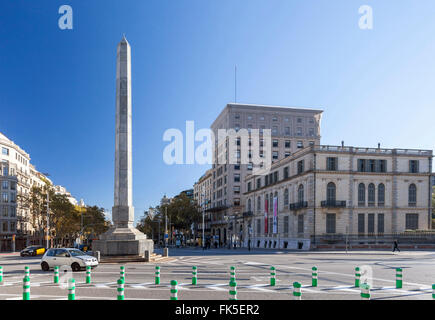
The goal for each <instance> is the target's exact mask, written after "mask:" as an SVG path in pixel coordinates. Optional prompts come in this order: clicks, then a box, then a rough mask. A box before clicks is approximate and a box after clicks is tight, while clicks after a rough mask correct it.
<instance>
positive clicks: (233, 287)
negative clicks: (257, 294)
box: [229, 281, 237, 300]
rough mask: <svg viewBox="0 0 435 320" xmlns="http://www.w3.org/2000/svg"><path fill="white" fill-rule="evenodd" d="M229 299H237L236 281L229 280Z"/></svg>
mask: <svg viewBox="0 0 435 320" xmlns="http://www.w3.org/2000/svg"><path fill="white" fill-rule="evenodd" d="M229 294H230V300H237V283H236V281H230V292H229Z"/></svg>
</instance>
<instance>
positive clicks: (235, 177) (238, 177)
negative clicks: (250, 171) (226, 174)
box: [234, 173, 240, 182]
mask: <svg viewBox="0 0 435 320" xmlns="http://www.w3.org/2000/svg"><path fill="white" fill-rule="evenodd" d="M234 182H240V174H239V173H235V174H234Z"/></svg>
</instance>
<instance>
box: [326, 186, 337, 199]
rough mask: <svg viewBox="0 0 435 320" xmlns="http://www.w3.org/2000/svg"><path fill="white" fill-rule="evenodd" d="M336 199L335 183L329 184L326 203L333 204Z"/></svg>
mask: <svg viewBox="0 0 435 320" xmlns="http://www.w3.org/2000/svg"><path fill="white" fill-rule="evenodd" d="M335 199H336V187H335V183H334V182H330V183H328V185H327V186H326V201H327V202H328V203H330V204H333V203H334V202H335Z"/></svg>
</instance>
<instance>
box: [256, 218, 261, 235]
mask: <svg viewBox="0 0 435 320" xmlns="http://www.w3.org/2000/svg"><path fill="white" fill-rule="evenodd" d="M260 234H261V219H257V235H260Z"/></svg>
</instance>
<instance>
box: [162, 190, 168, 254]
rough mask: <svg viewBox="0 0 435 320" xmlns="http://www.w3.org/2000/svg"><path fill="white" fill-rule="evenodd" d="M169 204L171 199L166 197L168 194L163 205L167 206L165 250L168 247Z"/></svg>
mask: <svg viewBox="0 0 435 320" xmlns="http://www.w3.org/2000/svg"><path fill="white" fill-rule="evenodd" d="M168 203H169V199H168V198H167V197H166V194H165V195H164V196H163V199H162V201H161V204H162V205H164V206H165V248H167V247H168V238H169V235H168Z"/></svg>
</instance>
